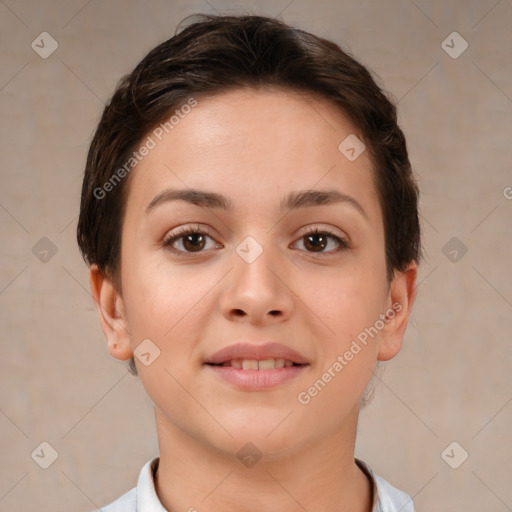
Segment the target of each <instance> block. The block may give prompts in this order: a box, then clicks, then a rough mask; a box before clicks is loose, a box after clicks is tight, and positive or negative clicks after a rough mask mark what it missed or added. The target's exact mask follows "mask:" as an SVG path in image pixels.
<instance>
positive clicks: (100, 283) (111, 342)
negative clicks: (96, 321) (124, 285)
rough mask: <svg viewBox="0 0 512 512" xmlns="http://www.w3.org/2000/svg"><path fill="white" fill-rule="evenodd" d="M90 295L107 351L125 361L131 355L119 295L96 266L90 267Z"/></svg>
mask: <svg viewBox="0 0 512 512" xmlns="http://www.w3.org/2000/svg"><path fill="white" fill-rule="evenodd" d="M89 280H90V285H91V293H92V297H93V299H94V303H95V304H96V309H97V310H98V313H99V315H100V322H101V328H102V329H103V333H104V334H105V337H106V338H107V342H108V351H109V353H110V355H111V356H112V357H115V358H116V359H122V360H127V359H130V358H131V357H132V355H133V352H132V349H131V346H130V337H129V332H128V329H127V325H126V313H125V309H124V302H123V298H122V296H121V294H120V293H119V292H118V291H117V289H116V287H115V285H114V283H113V282H112V280H111V279H110V278H109V277H107V276H106V275H105V274H104V273H103V272H102V271H101V270H100V269H99V268H98V266H97V265H91V268H90V273H89Z"/></svg>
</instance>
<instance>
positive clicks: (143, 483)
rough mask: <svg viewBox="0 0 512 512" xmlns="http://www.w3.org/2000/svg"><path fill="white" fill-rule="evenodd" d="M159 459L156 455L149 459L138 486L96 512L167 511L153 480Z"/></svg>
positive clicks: (141, 472) (140, 475)
mask: <svg viewBox="0 0 512 512" xmlns="http://www.w3.org/2000/svg"><path fill="white" fill-rule="evenodd" d="M159 460H160V459H159V457H155V458H153V459H151V460H149V461H147V462H146V463H145V464H144V466H143V467H142V470H141V471H140V474H139V479H138V482H137V486H136V487H134V488H133V489H131V490H129V491H128V492H126V493H124V494H123V495H122V496H120V497H119V498H117V499H116V500H115V501H113V502H111V503H109V504H108V505H105V506H104V507H101V508H99V509H96V510H95V511H94V512H138V511H139V510H151V511H152V512H162V511H163V512H165V509H164V508H163V507H162V504H161V503H160V501H159V500H158V496H157V495H156V491H155V486H154V480H153V477H154V472H155V470H156V469H157V468H158V463H159Z"/></svg>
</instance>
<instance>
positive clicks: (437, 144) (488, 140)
mask: <svg viewBox="0 0 512 512" xmlns="http://www.w3.org/2000/svg"><path fill="white" fill-rule="evenodd" d="M215 11H218V12H222V13H237V12H241V11H248V12H253V13H260V14H267V15H274V16H276V15H278V14H280V15H281V16H282V18H283V19H284V20H285V21H287V22H290V23H292V24H296V25H297V26H300V27H302V28H305V29H307V30H310V31H312V32H315V33H317V34H319V35H323V36H326V37H328V38H332V39H334V40H335V41H337V42H339V43H341V44H342V45H344V46H345V47H349V48H350V49H351V50H352V51H353V52H354V54H355V55H356V56H357V57H358V58H359V59H360V60H361V61H362V62H363V63H365V64H366V65H368V66H369V67H370V68H372V69H373V70H374V71H375V72H376V73H377V74H378V75H379V76H380V77H381V79H382V83H383V84H384V86H385V88H386V89H388V90H389V91H391V92H392V93H393V94H394V95H395V96H396V98H397V99H398V100H400V103H399V110H400V120H401V124H402V126H403V128H404V130H405V132H406V135H407V137H408V143H409V148H410V155H411V159H412V163H413V166H414V168H415V170H416V173H417V174H418V177H419V180H420V186H421V190H422V200H421V207H422V219H423V228H424V246H425V252H426V259H425V261H424V263H423V266H422V268H421V280H422V282H421V285H420V288H419V298H418V301H417V303H416V306H415V311H414V314H413V317H412V320H411V324H410V326H409V329H408V331H407V335H406V342H405V347H404V349H403V352H402V353H401V354H400V355H399V356H398V357H397V358H396V359H395V360H393V361H391V362H390V363H388V364H387V367H386V370H385V372H384V374H383V376H382V383H380V384H379V387H378V389H377V392H376V396H375V398H374V401H373V402H372V404H371V405H370V406H368V408H367V409H366V410H364V411H363V413H362V416H361V421H360V427H359V438H358V444H357V452H356V454H357V455H358V456H359V457H360V458H362V459H363V460H366V461H367V462H369V463H370V464H371V465H372V467H373V468H374V469H375V470H376V472H377V473H379V474H380V475H382V476H383V477H385V478H386V479H388V480H389V481H390V482H392V483H393V484H395V485H396V486H397V487H399V488H401V489H404V490H405V491H407V492H408V493H409V494H411V495H413V496H414V498H415V502H416V505H417V510H418V511H436V512H448V511H450V512H453V511H459V510H460V511H462V510H464V511H481V510H486V511H496V512H501V511H506V510H512V486H511V485H510V483H511V482H510V478H511V474H512V450H511V449H512V439H511V435H510V432H511V426H512V403H511V402H512V379H511V378H510V375H511V374H512V348H511V334H512V279H511V278H512V271H511V267H510V262H511V261H512V258H511V252H512V251H511V249H512V229H511V220H512V199H511V198H512V188H510V187H512V165H511V164H512V149H511V146H512V59H511V47H512V31H511V30H510V27H512V2H511V1H510V0H502V1H496V0H479V1H477V0H473V1H463V0H460V1H448V2H446V1H442V0H437V1H432V2H428V1H421V0H415V1H414V2H413V1H412V0H411V1H407V0H401V1H398V0H397V1H386V2H384V1H377V0H375V1H356V0H350V1H348V0H347V1H334V0H332V1H327V0H316V1H314V2H307V1H304V0H292V1H290V0H280V1H274V2H270V1H268V2H267V1H245V2H236V3H235V2H231V1H223V0H208V1H206V0H198V1H190V2H179V1H174V2H172V1H169V0H150V1H147V2H140V1H139V2H137V1H135V0H132V1H114V0H109V1H100V0H92V1H89V2H87V1H86V0H73V1H64V0H52V1H49V0H48V1H45V2H38V1H36V0H26V1H25V0H4V1H2V2H0V59H1V63H2V65H1V66H0V109H1V110H0V111H1V125H0V155H1V156H0V158H1V167H0V172H1V179H2V185H1V189H0V222H1V224H0V226H1V227H0V236H1V239H0V240H1V244H0V251H1V265H0V292H1V293H0V312H1V313H0V314H1V322H2V324H1V325H2V331H1V334H2V338H1V354H2V357H1V362H0V375H1V383H2V385H1V386H0V433H1V437H0V453H1V456H0V460H1V469H0V511H11V510H17V511H18V510H19V511H21V510H23V511H27V512H28V511H36V510H37V511H38V512H40V511H42V510H44V511H46V510H47V511H50V510H51V511H53V512H64V511H69V510H73V511H76V512H79V511H84V512H87V511H90V510H92V509H93V508H95V506H100V505H105V504H106V503H107V502H110V501H111V500H113V499H115V498H117V497H118V496H120V495H121V494H122V493H123V492H125V491H127V490H129V489H130V488H131V487H133V486H134V485H135V484H136V480H137V477H138V474H139V471H140V468H141V467H142V465H143V464H144V463H145V462H146V461H147V460H148V459H149V458H151V457H153V456H154V455H156V454H157V450H158V446H157V441H156V435H155V429H154V419H153V413H152V407H151V402H150V401H149V399H148V398H147V397H146V395H145V393H144V391H143V389H142V386H141V385H140V383H139V381H138V380H137V378H135V377H132V376H131V375H129V374H128V373H127V372H126V369H125V366H124V364H123V363H122V362H119V361H117V360H114V359H112V358H111V357H110V356H109V355H108V353H107V350H106V343H105V340H104V337H103V333H102V332H101V329H100V325H99V321H98V318H97V314H96V312H95V310H94V309H93V303H92V299H91V297H90V295H89V288H88V274H87V268H86V266H85V264H84V263H83V261H82V260H81V258H80V255H79V253H78V249H77V245H76V242H75V229H76V221H77V214H78V206H79V193H80V186H81V177H82V172H83V167H84V161H85V155H86V151H87V147H88V143H89V141H90V138H91V136H92V133H93V130H94V128H95V125H96V123H97V121H98V118H99V115H100V113H101V110H102V107H103V103H104V102H105V101H106V100H107V98H108V97H109V96H110V95H111V93H112V91H113V88H114V86H115V84H116V82H117V80H118V79H119V77H120V76H121V75H122V74H124V73H126V72H129V71H130V70H131V69H132V68H133V66H134V65H135V64H136V63H137V62H138V61H139V60H140V59H141V58H142V57H143V56H144V55H145V54H146V53H147V51H149V50H150V49H151V48H152V47H153V46H154V45H156V44H157V43H159V42H160V41H162V40H164V39H167V38H168V37H170V36H171V35H172V34H173V33H174V29H175V27H176V24H177V23H178V21H180V20H181V19H182V18H183V17H184V16H185V15H187V14H190V13H192V12H209V13H213V12H215ZM43 31H46V32H48V33H49V34H51V36H52V37H53V38H54V39H55V40H56V41H57V42H58V45H59V46H58V49H57V50H56V51H55V53H53V54H52V55H51V56H50V57H49V58H47V59H43V58H41V57H40V56H39V55H38V54H37V53H36V52H35V51H34V50H33V49H32V48H31V43H32V41H33V40H35V39H36V37H37V36H38V35H39V34H40V33H41V32H43ZM453 31H457V32H458V33H459V34H460V35H461V36H462V37H463V38H464V39H465V40H466V41H467V42H468V44H469V47H468V49H467V50H466V51H465V52H464V53H463V54H462V55H460V56H459V57H458V58H456V59H454V58H452V57H450V56H449V55H448V54H447V53H446V52H445V51H444V49H443V47H442V46H441V43H442V41H443V40H445V38H446V37H447V36H448V35H449V34H450V33H452V32H453ZM448 44H450V45H451V46H454V50H458V49H460V48H461V46H460V41H459V42H457V43H455V42H454V43H453V44H452V43H451V42H450V40H448ZM507 187H509V188H507ZM507 196H508V199H507ZM43 237H47V238H49V239H50V240H51V241H52V242H53V244H55V246H56V248H57V253H56V254H55V255H54V256H52V257H51V258H50V259H49V261H47V262H46V263H44V262H42V261H40V260H39V259H38V258H37V257H36V256H35V255H34V253H33V252H32V248H33V247H34V245H35V244H36V243H37V242H38V241H39V240H40V239H41V238H43ZM452 237H457V238H458V239H459V240H460V242H459V243H461V244H464V245H465V246H466V247H467V253H466V254H465V255H464V256H463V257H462V258H461V259H460V260H459V261H457V262H452V261H450V259H449V258H448V257H447V256H446V255H445V252H446V253H448V250H447V249H444V252H443V248H444V247H445V244H447V242H448V241H449V240H450V239H451V238H452ZM449 247H450V246H449ZM460 254H461V252H460V251H459V252H458V257H460ZM448 255H449V256H450V257H451V256H452V255H454V253H452V255H450V254H449V253H448ZM43 441H46V442H48V443H50V445H51V446H52V447H53V448H54V449H55V450H56V451H57V452H58V458H57V460H56V461H55V462H54V463H53V464H52V465H51V466H50V467H49V468H48V469H42V468H40V467H39V465H37V464H36V462H34V460H33V459H32V458H31V453H32V452H33V451H34V450H35V449H36V447H38V445H39V444H40V443H41V442H43ZM452 441H457V442H458V443H459V444H460V445H461V446H462V447H463V448H464V449H465V450H467V452H468V453H469V458H468V459H467V460H466V461H465V462H464V463H463V464H462V465H461V466H460V467H459V468H458V469H452V468H451V467H450V466H449V465H448V464H447V463H446V462H445V461H444V460H443V459H442V458H441V453H442V452H443V450H444V449H445V448H446V447H447V446H448V445H449V444H450V443H451V442H452ZM461 450H462V448H456V449H455V450H454V451H453V452H449V455H452V458H451V460H452V461H455V462H457V461H458V460H459V458H460V454H461V453H462V452H461ZM36 452H37V451H36ZM46 453H49V452H48V450H47V452H46ZM452 464H453V462H452Z"/></svg>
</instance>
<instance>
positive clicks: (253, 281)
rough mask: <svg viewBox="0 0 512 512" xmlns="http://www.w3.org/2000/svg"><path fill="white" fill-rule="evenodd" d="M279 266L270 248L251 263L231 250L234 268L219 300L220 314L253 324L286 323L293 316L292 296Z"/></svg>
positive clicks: (283, 272)
mask: <svg viewBox="0 0 512 512" xmlns="http://www.w3.org/2000/svg"><path fill="white" fill-rule="evenodd" d="M282 263H283V262H282V260H281V259H280V258H279V257H278V255H276V254H275V253H274V252H273V251H272V250H270V249H264V250H263V252H261V254H260V255H259V256H258V257H257V258H256V259H255V260H254V261H251V260H246V259H244V258H243V257H241V256H240V255H239V254H238V253H237V252H235V251H234V252H233V264H234V268H233V270H232V271H231V272H229V274H228V276H227V279H226V283H225V287H224V289H223V292H222V296H221V299H220V306H221V309H222V313H223V315H224V316H225V317H226V318H227V319H228V320H231V321H238V322H248V323H252V324H254V325H265V324H275V323H281V322H284V321H286V320H287V319H288V318H289V317H290V315H291V314H292V309H293V305H294V300H293V298H294V295H293V292H292V289H291V283H290V282H289V281H290V279H289V278H288V276H287V272H286V268H285V267H284V265H283V264H282Z"/></svg>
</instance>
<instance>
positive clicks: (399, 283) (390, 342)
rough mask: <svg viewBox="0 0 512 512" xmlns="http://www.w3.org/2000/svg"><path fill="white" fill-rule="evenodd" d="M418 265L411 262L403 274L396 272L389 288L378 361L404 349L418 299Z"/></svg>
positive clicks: (391, 356)
mask: <svg viewBox="0 0 512 512" xmlns="http://www.w3.org/2000/svg"><path fill="white" fill-rule="evenodd" d="M417 274H418V265H417V263H416V262H415V261H413V262H411V263H410V264H409V266H408V267H407V269H406V270H405V271H403V272H395V275H394V277H393V281H392V282H391V284H390V287H389V296H388V301H387V302H388V309H387V318H388V320H387V321H386V322H385V327H384V328H383V329H382V331H381V337H380V343H379V352H378V355H377V359H378V360H379V361H387V360H389V359H391V358H393V357H395V356H396V355H397V354H398V352H400V349H401V348H402V341H403V338H404V334H405V330H406V329H407V323H408V321H409V316H410V314H411V310H412V306H413V304H414V300H415V299H416V278H417Z"/></svg>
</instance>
